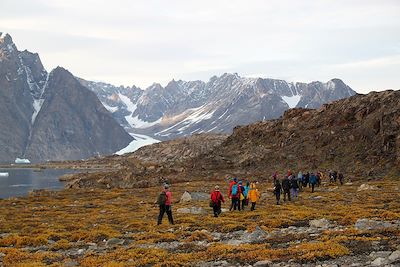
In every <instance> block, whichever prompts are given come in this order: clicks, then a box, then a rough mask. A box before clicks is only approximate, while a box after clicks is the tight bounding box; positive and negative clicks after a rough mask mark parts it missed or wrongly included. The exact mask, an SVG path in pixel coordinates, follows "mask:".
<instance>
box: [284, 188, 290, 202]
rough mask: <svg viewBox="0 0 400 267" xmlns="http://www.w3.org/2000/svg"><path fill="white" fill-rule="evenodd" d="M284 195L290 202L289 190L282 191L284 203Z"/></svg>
mask: <svg viewBox="0 0 400 267" xmlns="http://www.w3.org/2000/svg"><path fill="white" fill-rule="evenodd" d="M286 195H287V196H288V200H289V201H291V199H290V189H289V190H284V191H283V201H286Z"/></svg>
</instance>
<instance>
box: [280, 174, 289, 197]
mask: <svg viewBox="0 0 400 267" xmlns="http://www.w3.org/2000/svg"><path fill="white" fill-rule="evenodd" d="M282 189H283V201H286V195H287V196H288V200H289V201H291V199H290V180H289V177H287V176H285V178H284V179H283V180H282Z"/></svg>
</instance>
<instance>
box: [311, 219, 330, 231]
mask: <svg viewBox="0 0 400 267" xmlns="http://www.w3.org/2000/svg"><path fill="white" fill-rule="evenodd" d="M308 223H309V225H310V227H314V228H323V229H327V228H329V226H330V222H329V221H328V220H327V219H325V218H322V219H319V220H311V221H309V222H308Z"/></svg>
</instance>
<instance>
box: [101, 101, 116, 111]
mask: <svg viewBox="0 0 400 267" xmlns="http://www.w3.org/2000/svg"><path fill="white" fill-rule="evenodd" d="M102 104H103V106H104V107H105V108H106V109H107V110H108V111H110V112H111V113H114V112H116V111H118V107H111V106H109V105H107V104H106V103H103V102H102Z"/></svg>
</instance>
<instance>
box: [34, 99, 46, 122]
mask: <svg viewBox="0 0 400 267" xmlns="http://www.w3.org/2000/svg"><path fill="white" fill-rule="evenodd" d="M43 102H44V99H34V100H33V110H34V111H33V114H32V124H34V123H35V120H36V117H37V115H38V114H39V111H40V109H41V108H42V105H43Z"/></svg>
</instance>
